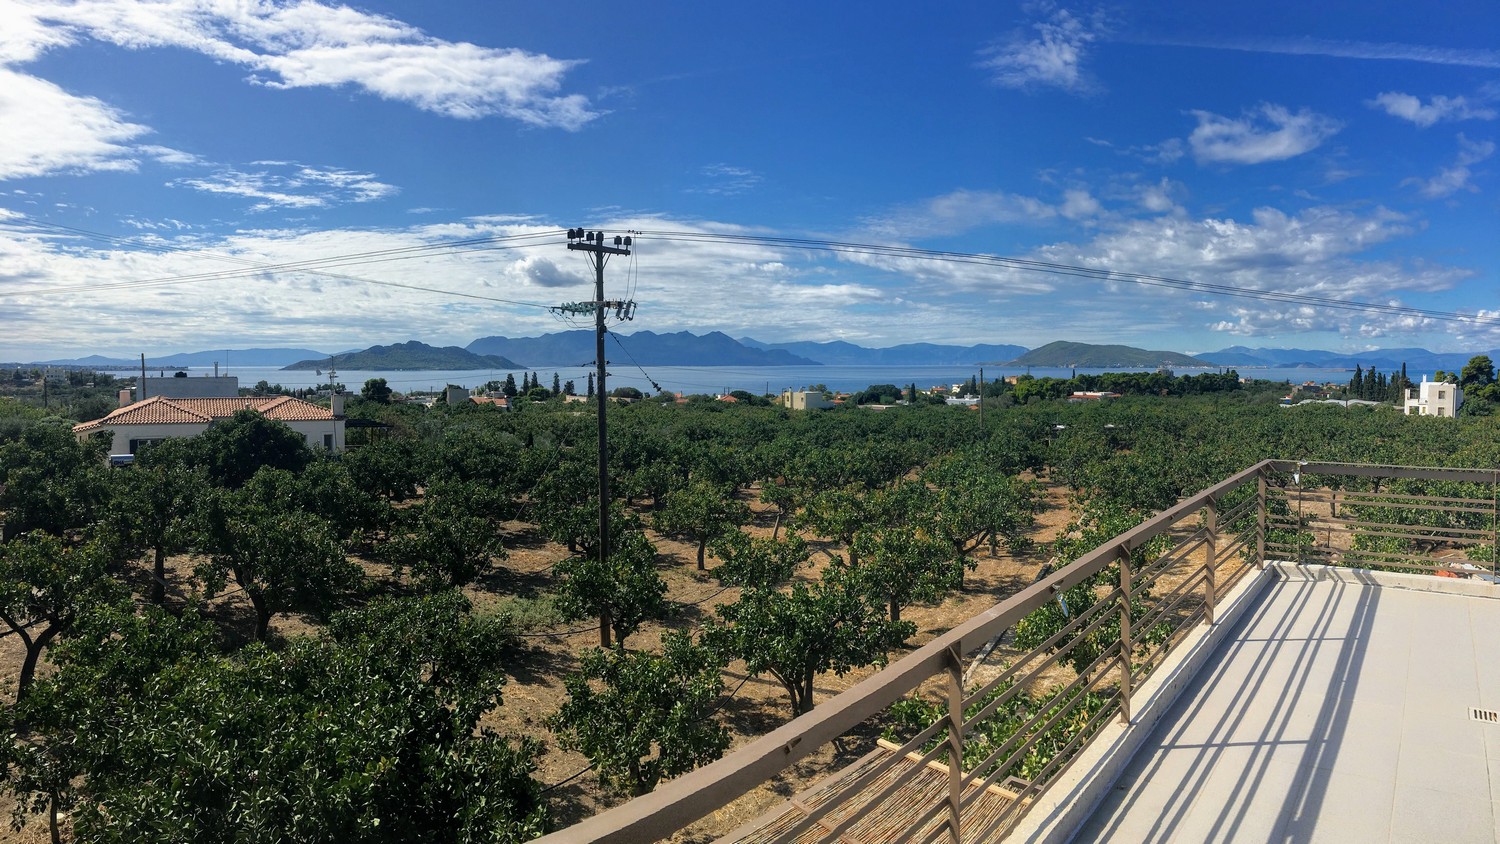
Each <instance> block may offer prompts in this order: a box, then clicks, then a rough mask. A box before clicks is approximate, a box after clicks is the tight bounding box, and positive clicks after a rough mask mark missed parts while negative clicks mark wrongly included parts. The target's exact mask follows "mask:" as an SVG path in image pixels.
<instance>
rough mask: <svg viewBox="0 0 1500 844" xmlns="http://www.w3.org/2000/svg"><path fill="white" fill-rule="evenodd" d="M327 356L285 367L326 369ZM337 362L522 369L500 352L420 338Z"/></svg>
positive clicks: (373, 366) (362, 366)
mask: <svg viewBox="0 0 1500 844" xmlns="http://www.w3.org/2000/svg"><path fill="white" fill-rule="evenodd" d="M329 362H330V361H329V359H328V358H326V357H319V358H310V359H308V360H299V361H297V362H296V363H293V364H291V365H289V366H283V367H282V368H281V370H282V371H283V372H287V371H297V370H307V369H323V368H324V367H326V366H328V364H329ZM332 362H333V363H335V364H337V365H339V366H342V367H344V368H345V369H353V370H376V371H380V370H397V371H399V370H425V369H453V370H461V369H522V368H523V367H522V366H521V365H520V364H517V363H516V362H515V361H513V360H510V359H508V358H504V357H500V356H498V355H476V354H474V353H473V352H471V351H468V350H467V349H461V348H459V347H458V346H442V347H439V346H429V345H427V344H426V343H423V342H421V341H419V340H408V341H406V342H405V343H393V344H391V345H389V346H371V347H370V348H368V349H363V350H361V351H358V352H352V353H349V354H344V355H337V356H336V357H335V359H334V360H333V361H332Z"/></svg>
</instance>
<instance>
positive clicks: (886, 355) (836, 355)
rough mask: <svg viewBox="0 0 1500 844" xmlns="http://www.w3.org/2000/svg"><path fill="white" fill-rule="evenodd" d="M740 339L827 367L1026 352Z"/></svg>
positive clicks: (968, 361)
mask: <svg viewBox="0 0 1500 844" xmlns="http://www.w3.org/2000/svg"><path fill="white" fill-rule="evenodd" d="M740 342H741V343H743V344H744V345H746V346H750V347H751V348H757V349H780V350H782V351H785V352H789V353H791V354H794V355H798V356H800V357H804V358H808V359H810V360H813V361H817V362H818V363H821V364H824V365H827V366H972V365H974V364H978V363H986V362H990V361H1004V360H1010V359H1011V358H1014V357H1015V356H1017V355H1020V354H1024V353H1025V352H1026V347H1025V346H1014V345H991V344H980V345H977V346H945V345H939V344H936V343H903V344H902V345H899V346H890V347H888V348H883V349H871V348H866V347H864V346H857V345H855V344H853V343H848V342H845V341H843V340H829V341H827V342H824V343H814V342H811V341H806V340H804V341H799V342H792V343H762V342H761V341H759V340H755V339H753V338H750V337H741V338H740Z"/></svg>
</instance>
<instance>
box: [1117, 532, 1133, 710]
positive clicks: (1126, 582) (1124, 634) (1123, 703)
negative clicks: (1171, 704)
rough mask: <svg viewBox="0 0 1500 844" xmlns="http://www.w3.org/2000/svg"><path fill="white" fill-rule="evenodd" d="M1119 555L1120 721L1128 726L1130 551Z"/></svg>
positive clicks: (1131, 648)
mask: <svg viewBox="0 0 1500 844" xmlns="http://www.w3.org/2000/svg"><path fill="white" fill-rule="evenodd" d="M1119 555H1120V720H1121V722H1122V723H1124V724H1126V725H1127V726H1128V725H1129V724H1130V655H1131V654H1132V653H1133V652H1134V651H1135V643H1134V642H1133V641H1132V640H1131V638H1130V580H1131V573H1130V551H1128V550H1126V549H1125V548H1124V547H1123V546H1121V548H1120V549H1119Z"/></svg>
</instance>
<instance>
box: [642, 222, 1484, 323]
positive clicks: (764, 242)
mask: <svg viewBox="0 0 1500 844" xmlns="http://www.w3.org/2000/svg"><path fill="white" fill-rule="evenodd" d="M640 234H641V235H642V236H647V237H654V238H657V239H659V240H664V241H669V242H681V243H718V244H751V245H761V246H775V247H781V248H787V249H802V250H807V251H817V252H834V253H843V254H858V255H873V256H879V257H890V258H910V259H917V260H928V261H937V262H941V263H954V264H976V265H981V266H992V267H1000V268H1006V269H1015V270H1022V271H1026V272H1036V273H1045V274H1049V275H1063V276H1073V277H1078V278H1088V279H1095V280H1099V281H1118V282H1126V283H1130V284H1139V285H1145V286H1150V287H1165V288H1172V289H1178V290H1187V291H1191V292H1196V293H1204V294H1208V295H1213V296H1233V297H1239V298H1246V299H1256V300H1261V301H1274V302H1283V303H1288V304H1298V305H1314V306H1318V307H1325V308H1335V309H1339V310H1349V311H1366V312H1375V313H1388V314H1397V315H1402V316H1419V317H1424V318H1427V319H1435V320H1440V321H1447V322H1466V323H1472V324H1478V325H1500V317H1482V316H1477V315H1473V314H1464V313H1459V312H1457V311H1440V310H1434V309H1430V308H1418V307H1412V306H1408V305H1394V304H1381V303H1376V302H1361V301H1358V300H1353V299H1336V298H1333V297H1329V296H1316V295H1312V294H1304V293H1288V292H1283V291H1276V290H1256V289H1253V288H1248V287H1239V286H1235V285H1229V284H1216V283H1213V282H1207V281H1194V280H1191V279H1183V278H1174V277H1172V276H1163V275H1152V274H1148V273H1134V272H1127V271H1123V270H1109V269H1100V268H1097V267H1084V266H1078V265H1075V264H1064V263H1059V262H1055V261H1038V260H1033V259H1028V258H1011V257H1005V256H1000V255H986V254H983V253H977V252H953V251H945V250H937V249H919V248H917V247H910V246H882V245H877V244H866V243H854V242H848V241H837V240H819V239H811V238H792V237H775V236H766V235H741V234H715V233H709V232H689V231H670V230H661V231H653V230H643V231H641V232H640Z"/></svg>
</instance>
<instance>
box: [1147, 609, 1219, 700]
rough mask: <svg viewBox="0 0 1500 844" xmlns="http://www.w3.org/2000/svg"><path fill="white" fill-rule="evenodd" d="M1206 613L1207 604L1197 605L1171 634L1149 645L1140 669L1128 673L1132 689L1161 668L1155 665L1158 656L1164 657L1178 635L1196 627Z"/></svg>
mask: <svg viewBox="0 0 1500 844" xmlns="http://www.w3.org/2000/svg"><path fill="white" fill-rule="evenodd" d="M1207 611H1208V605H1207V604H1199V605H1198V607H1197V609H1194V610H1193V611H1192V612H1190V613H1188V614H1187V616H1185V617H1184V618H1183V619H1182V623H1180V624H1178V625H1177V626H1176V627H1173V628H1172V634H1171V635H1170V636H1168V637H1167V638H1166V639H1164V640H1162V641H1160V642H1157V643H1156V644H1154V645H1151V646H1150V648H1151V649H1150V650H1148V651H1146V652H1145V653H1144V654H1142V655H1141V667H1140V668H1137V669H1134V670H1132V671H1131V672H1130V683H1131V685H1132V687H1134V686H1135V685H1137V683H1138V682H1144V681H1145V679H1146V678H1147V677H1149V676H1151V672H1152V671H1155V670H1156V669H1157V668H1160V667H1161V666H1160V665H1159V664H1157V663H1156V658H1157V657H1158V656H1165V655H1166V653H1167V651H1168V650H1169V649H1170V648H1171V647H1172V646H1173V644H1174V641H1173V640H1174V639H1176V638H1177V637H1178V636H1179V635H1180V634H1182V633H1185V632H1187V631H1189V630H1191V629H1193V627H1194V626H1195V625H1197V623H1198V620H1199V619H1201V618H1203V617H1204V613H1206V612H1207Z"/></svg>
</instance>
